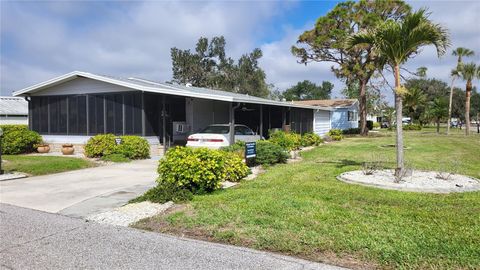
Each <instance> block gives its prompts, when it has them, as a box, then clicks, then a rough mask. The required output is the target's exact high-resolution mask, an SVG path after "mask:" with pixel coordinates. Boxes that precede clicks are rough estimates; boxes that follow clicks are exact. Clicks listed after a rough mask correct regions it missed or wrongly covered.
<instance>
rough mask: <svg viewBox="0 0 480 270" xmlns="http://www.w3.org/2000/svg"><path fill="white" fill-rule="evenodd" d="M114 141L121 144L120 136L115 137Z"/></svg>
mask: <svg viewBox="0 0 480 270" xmlns="http://www.w3.org/2000/svg"><path fill="white" fill-rule="evenodd" d="M115 143H116V144H117V145H119V144H122V138H120V137H116V138H115Z"/></svg>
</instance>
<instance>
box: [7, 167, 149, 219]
mask: <svg viewBox="0 0 480 270" xmlns="http://www.w3.org/2000/svg"><path fill="white" fill-rule="evenodd" d="M157 164H158V160H139V161H132V162H130V163H120V164H114V165H107V166H101V167H95V168H88V169H83V170H76V171H70V172H64V173H58V174H51V175H44V176H35V177H28V178H23V179H17V180H11V181H2V182H0V202H1V203H7V204H12V205H16V206H22V207H27V208H32V209H36V210H41V211H46V212H50V213H61V214H64V215H68V216H74V217H86V216H88V215H91V214H95V213H100V212H104V211H107V210H109V209H111V208H115V207H118V206H121V205H123V204H125V203H126V202H128V200H130V199H132V198H135V197H137V196H138V195H140V194H142V193H143V192H145V191H146V190H147V189H149V188H150V187H152V186H154V185H155V179H156V178H157V172H156V171H157Z"/></svg>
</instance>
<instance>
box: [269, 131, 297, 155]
mask: <svg viewBox="0 0 480 270" xmlns="http://www.w3.org/2000/svg"><path fill="white" fill-rule="evenodd" d="M268 140H269V141H270V142H272V143H274V144H276V145H279V146H281V147H283V148H284V149H286V150H288V151H292V150H296V149H298V148H299V147H300V145H301V136H300V135H299V134H296V133H293V132H290V133H286V132H284V131H274V132H271V133H270V138H269V139H268Z"/></svg>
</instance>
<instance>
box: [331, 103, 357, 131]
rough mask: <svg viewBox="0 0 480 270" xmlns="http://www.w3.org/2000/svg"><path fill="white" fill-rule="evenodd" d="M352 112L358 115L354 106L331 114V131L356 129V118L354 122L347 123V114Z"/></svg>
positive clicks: (339, 109)
mask: <svg viewBox="0 0 480 270" xmlns="http://www.w3.org/2000/svg"><path fill="white" fill-rule="evenodd" d="M349 111H354V112H356V113H357V114H358V109H357V108H356V107H355V106H352V107H350V108H338V109H335V111H334V112H332V121H331V122H332V129H334V128H335V129H342V130H343V129H349V128H358V118H357V120H356V121H348V112H349Z"/></svg>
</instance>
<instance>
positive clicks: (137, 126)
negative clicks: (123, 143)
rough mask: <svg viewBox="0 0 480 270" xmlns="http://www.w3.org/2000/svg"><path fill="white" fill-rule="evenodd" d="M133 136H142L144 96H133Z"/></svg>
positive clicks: (138, 94) (136, 94) (137, 94)
mask: <svg viewBox="0 0 480 270" xmlns="http://www.w3.org/2000/svg"><path fill="white" fill-rule="evenodd" d="M133 134H136V135H141V134H142V94H141V93H135V94H133Z"/></svg>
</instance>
